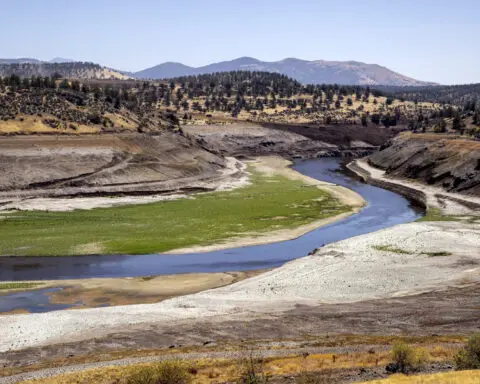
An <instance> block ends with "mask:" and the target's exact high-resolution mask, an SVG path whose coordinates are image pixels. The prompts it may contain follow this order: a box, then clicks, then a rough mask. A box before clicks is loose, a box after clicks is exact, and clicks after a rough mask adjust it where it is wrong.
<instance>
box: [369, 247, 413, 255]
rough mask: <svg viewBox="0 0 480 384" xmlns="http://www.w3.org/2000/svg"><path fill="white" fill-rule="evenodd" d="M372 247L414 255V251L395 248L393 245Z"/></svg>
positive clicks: (378, 249)
mask: <svg viewBox="0 0 480 384" xmlns="http://www.w3.org/2000/svg"><path fill="white" fill-rule="evenodd" d="M372 248H374V249H376V250H377V251H382V252H392V253H400V254H403V255H413V252H409V251H407V250H405V249H401V248H395V247H394V246H393V245H374V246H373V247H372Z"/></svg>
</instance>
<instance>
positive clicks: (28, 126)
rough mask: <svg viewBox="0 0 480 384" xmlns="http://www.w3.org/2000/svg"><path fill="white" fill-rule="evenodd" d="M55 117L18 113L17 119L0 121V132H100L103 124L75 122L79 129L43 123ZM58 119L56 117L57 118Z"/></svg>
mask: <svg viewBox="0 0 480 384" xmlns="http://www.w3.org/2000/svg"><path fill="white" fill-rule="evenodd" d="M45 118H49V119H55V118H54V117H53V116H49V115H44V116H43V117H37V116H31V115H18V116H17V117H16V119H15V120H7V121H3V120H1V121H0V134H14V133H57V134H58V133H69V134H85V133H99V132H100V131H101V126H95V125H92V126H88V125H83V124H77V123H74V124H73V125H75V126H76V127H77V129H71V128H67V129H64V128H62V129H58V128H52V127H50V126H49V125H47V124H44V123H43V121H42V120H43V119H45ZM55 120H56V119H55Z"/></svg>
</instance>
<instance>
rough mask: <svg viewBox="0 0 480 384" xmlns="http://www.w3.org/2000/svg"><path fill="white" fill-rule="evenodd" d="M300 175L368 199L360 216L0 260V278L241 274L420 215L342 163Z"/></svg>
mask: <svg viewBox="0 0 480 384" xmlns="http://www.w3.org/2000/svg"><path fill="white" fill-rule="evenodd" d="M293 168H294V169H296V170H297V171H298V172H301V173H303V174H305V175H307V176H310V177H313V178H315V179H318V180H324V181H328V182H331V183H335V184H339V185H342V186H345V187H347V188H350V189H353V190H354V191H357V192H358V193H359V194H360V195H362V196H363V198H364V199H365V200H366V201H367V203H368V204H367V206H366V207H365V208H363V209H362V210H361V211H360V212H359V213H357V214H355V215H352V216H350V217H348V218H346V219H343V220H341V221H338V222H336V223H334V224H331V225H328V226H324V227H321V228H317V229H316V230H314V231H312V232H310V233H307V234H305V235H303V236H301V237H299V238H297V239H294V240H288V241H282V242H278V243H273V244H264V245H256V246H248V247H241V248H233V249H226V250H221V251H214V252H208V253H191V254H182V255H178V254H175V255H168V254H154V255H105V256H68V257H4V258H0V280H4V281H20V280H56V279H79V278H92V277H133V276H147V275H166V274H178V273H193V272H227V271H244V270H252V269H264V268H272V267H278V266H280V265H281V264H283V263H285V262H286V261H289V260H292V259H295V258H298V257H302V256H305V255H307V254H308V252H310V251H311V250H313V249H314V248H317V247H320V246H322V245H325V244H328V243H332V242H335V241H339V240H343V239H347V238H349V237H353V236H358V235H361V234H365V233H368V232H373V231H377V230H379V229H382V228H388V227H391V226H393V225H396V224H401V223H407V222H411V221H414V220H416V219H417V218H419V217H421V216H422V214H423V212H422V210H421V209H419V208H417V207H414V206H412V204H411V203H410V202H409V201H408V200H407V199H405V198H404V197H403V196H400V195H398V194H396V193H393V192H390V191H388V190H385V189H382V188H378V187H374V186H371V185H368V184H365V183H363V182H361V181H358V180H357V179H356V178H354V177H352V176H350V175H348V174H346V173H344V172H342V171H341V170H342V168H341V162H340V159H317V160H306V161H299V162H296V163H295V165H294V166H293Z"/></svg>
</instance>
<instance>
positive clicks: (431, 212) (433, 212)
mask: <svg viewBox="0 0 480 384" xmlns="http://www.w3.org/2000/svg"><path fill="white" fill-rule="evenodd" d="M477 220H478V217H476V216H465V215H444V214H443V213H442V211H441V210H440V209H439V208H428V210H427V214H426V215H425V216H423V217H421V218H420V219H418V220H417V221H462V222H466V223H476V222H477Z"/></svg>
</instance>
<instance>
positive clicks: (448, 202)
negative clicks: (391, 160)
mask: <svg viewBox="0 0 480 384" xmlns="http://www.w3.org/2000/svg"><path fill="white" fill-rule="evenodd" d="M347 168H348V169H349V170H350V171H352V172H354V173H355V174H357V175H358V176H359V177H361V178H362V179H363V180H364V181H365V182H366V183H370V184H372V185H377V186H379V187H381V188H385V189H389V190H391V191H394V192H396V193H399V194H401V195H404V196H406V197H408V198H409V199H411V200H414V201H416V202H417V203H420V204H422V205H423V206H424V207H425V208H426V209H427V212H428V210H432V209H437V210H440V212H442V213H443V214H445V215H455V216H462V215H470V214H473V215H480V197H476V196H470V195H461V194H459V193H451V192H447V191H445V190H443V189H442V188H440V187H434V186H430V185H426V184H422V183H420V182H417V181H414V180H409V179H399V178H396V179H395V178H391V177H388V176H387V175H386V172H385V171H384V170H382V169H379V168H375V167H373V166H371V165H370V164H368V160H366V159H357V160H354V161H352V162H351V163H349V164H348V165H347Z"/></svg>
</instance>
